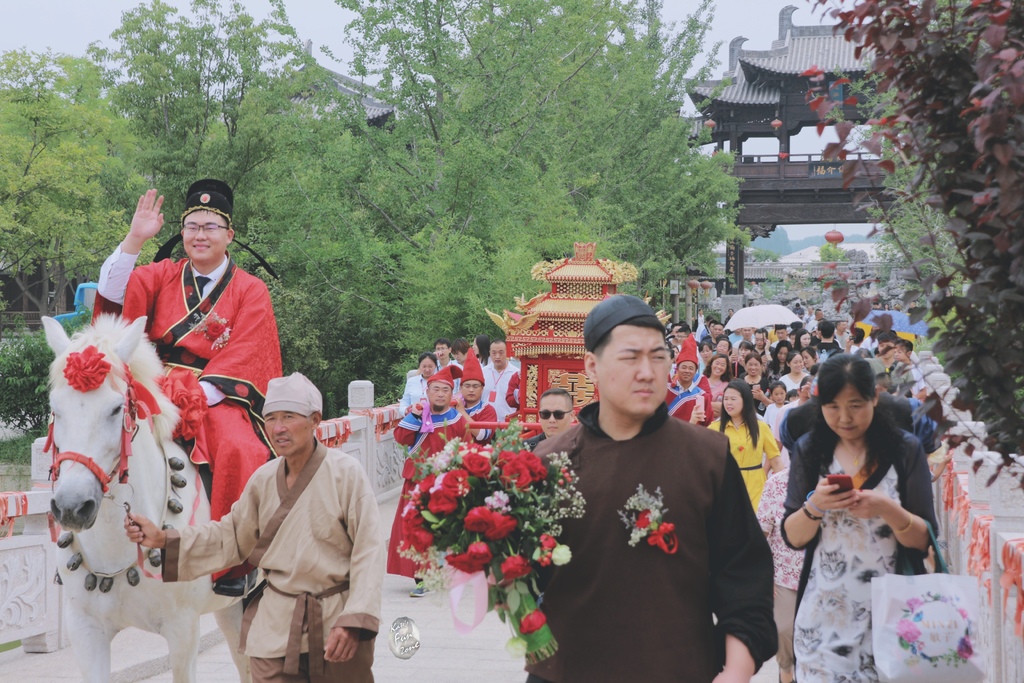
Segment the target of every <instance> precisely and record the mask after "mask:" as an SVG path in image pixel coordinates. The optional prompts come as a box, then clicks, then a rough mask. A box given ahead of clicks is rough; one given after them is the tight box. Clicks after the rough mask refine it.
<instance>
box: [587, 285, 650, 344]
mask: <svg viewBox="0 0 1024 683" xmlns="http://www.w3.org/2000/svg"><path fill="white" fill-rule="evenodd" d="M619 325H637V326H640V327H652V328H657V329H661V328H662V325H661V321H660V320H658V316H656V315H655V314H654V309H653V308H651V307H650V306H648V305H647V304H645V303H644V302H643V300H641V299H638V298H637V297H635V296H629V295H627V294H616V295H615V296H610V297H608V298H607V299H605V300H604V301H602V302H601V303H599V304H598V305H597V306H594V309H593V310H592V311H590V314H589V315H588V316H587V321H586V322H585V323H583V345H584V347H586V349H587V351H593V350H594V349H596V348H597V347H598V346H599V345H600V343H601V340H603V339H604V338H605V336H606V335H607V334H608V333H609V332H611V331H612V330H613V329H615V328H616V327H618V326H619Z"/></svg>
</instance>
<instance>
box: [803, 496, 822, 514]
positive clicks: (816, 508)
mask: <svg viewBox="0 0 1024 683" xmlns="http://www.w3.org/2000/svg"><path fill="white" fill-rule="evenodd" d="M813 495H814V491H811V492H810V493H808V494H807V498H805V499H804V503H805V504H806V505H810V506H811V507H812V508H814V511H815V512H817V513H818V514H819V515H821V516H822V517H824V516H825V511H824V510H822V509H821V508H820V507H818V506H817V505H815V504H814V503H812V502H811V496H813Z"/></svg>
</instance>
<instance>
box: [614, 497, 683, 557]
mask: <svg viewBox="0 0 1024 683" xmlns="http://www.w3.org/2000/svg"><path fill="white" fill-rule="evenodd" d="M666 512H668V508H666V507H665V501H664V499H663V497H662V494H661V487H658V488H657V489H655V490H654V493H649V492H648V491H647V490H646V489H645V488H644V485H643V484H640V485H639V486H637V487H636V493H635V494H633V495H632V496H630V498H629V500H627V501H626V507H625V508H623V509H622V510H619V518H620V519H622V522H623V523H624V524H625V525H626V529H628V530H629V545H630V547H635V546H636V545H637V544H638V543H640V541H642V540H643V539H645V538H646V539H647V544H648V545H652V546H656V547H658V548H660V549H661V551H662V552H664V553H665V554H667V555H675V553H676V551H677V550H678V549H679V539H678V538H677V537H676V525H675V524H673V523H672V522H666V521H665V513H666Z"/></svg>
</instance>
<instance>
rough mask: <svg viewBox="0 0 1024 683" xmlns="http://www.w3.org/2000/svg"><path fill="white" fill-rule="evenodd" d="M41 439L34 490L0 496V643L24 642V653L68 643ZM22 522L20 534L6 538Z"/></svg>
mask: <svg viewBox="0 0 1024 683" xmlns="http://www.w3.org/2000/svg"><path fill="white" fill-rule="evenodd" d="M42 451H43V439H39V440H37V441H36V443H35V444H33V446H32V490H30V491H14V492H6V493H0V522H6V524H3V525H0V532H2V535H0V643H9V642H13V641H16V640H20V641H21V644H22V647H23V648H24V650H25V651H26V652H53V651H54V650H58V649H60V648H62V647H65V646H66V645H67V637H66V635H65V634H64V628H63V622H62V610H61V608H60V607H61V601H62V598H63V596H62V593H61V592H62V590H63V589H62V588H61V586H60V584H58V583H57V582H56V581H55V578H56V576H57V547H56V545H55V544H54V540H55V539H54V535H53V534H54V531H55V529H54V527H53V526H52V525H51V523H50V521H51V518H50V516H49V512H50V495H51V493H50V482H49V481H48V475H49V468H50V464H49V462H46V461H45V459H44V457H43V452H42ZM15 520H18V521H19V527H20V528H21V533H20V534H19V535H17V536H7V534H8V529H6V528H3V527H4V526H6V525H7V524H11V525H13V523H14V521H15Z"/></svg>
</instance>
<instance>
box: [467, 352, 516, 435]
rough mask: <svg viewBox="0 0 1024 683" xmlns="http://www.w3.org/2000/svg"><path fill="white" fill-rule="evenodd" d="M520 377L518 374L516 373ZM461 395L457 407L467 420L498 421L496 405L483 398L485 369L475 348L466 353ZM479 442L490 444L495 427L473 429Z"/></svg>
mask: <svg viewBox="0 0 1024 683" xmlns="http://www.w3.org/2000/svg"><path fill="white" fill-rule="evenodd" d="M516 377H518V375H516ZM459 393H460V395H459V396H457V397H456V398H455V409H456V410H458V411H459V413H461V414H462V417H463V419H465V420H466V421H467V422H472V421H475V422H497V421H498V414H497V413H496V412H494V406H491V405H488V404H487V402H486V401H484V400H483V395H484V369H483V367H482V366H481V365H480V361H479V360H477V357H476V352H475V351H473V349H470V350H469V353H467V354H466V360H465V365H463V367H462V382H461V383H460V384H459ZM472 432H473V437H474V438H475V439H476V441H477V443H481V444H489V443H490V442H491V439H492V438H494V430H493V429H475V430H472Z"/></svg>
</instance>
